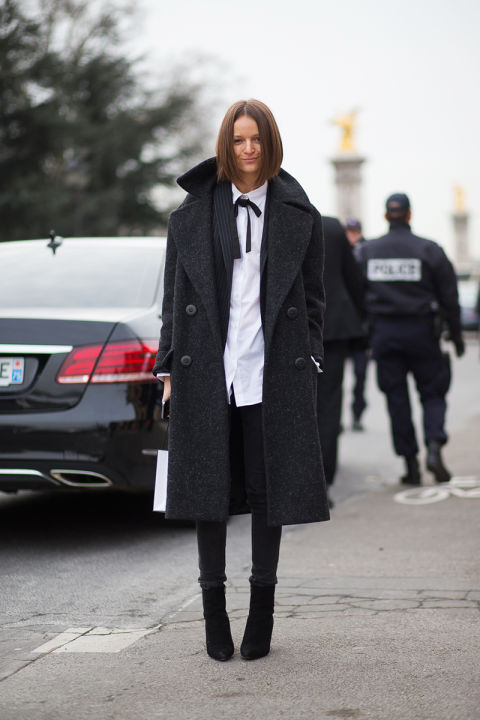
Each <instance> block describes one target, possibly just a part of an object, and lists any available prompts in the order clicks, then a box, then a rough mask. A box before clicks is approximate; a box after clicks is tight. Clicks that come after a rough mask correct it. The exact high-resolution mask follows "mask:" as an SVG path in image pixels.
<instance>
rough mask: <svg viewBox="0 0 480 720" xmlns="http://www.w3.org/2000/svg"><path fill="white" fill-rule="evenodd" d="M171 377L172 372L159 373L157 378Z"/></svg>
mask: <svg viewBox="0 0 480 720" xmlns="http://www.w3.org/2000/svg"><path fill="white" fill-rule="evenodd" d="M166 377H170V373H157V378H158V379H159V380H161V379H162V378H166Z"/></svg>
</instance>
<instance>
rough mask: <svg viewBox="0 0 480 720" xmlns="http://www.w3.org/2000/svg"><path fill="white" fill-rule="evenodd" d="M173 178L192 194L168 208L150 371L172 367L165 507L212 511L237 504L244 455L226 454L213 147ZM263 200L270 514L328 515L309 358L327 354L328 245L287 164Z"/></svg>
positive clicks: (200, 516)
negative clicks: (157, 338)
mask: <svg viewBox="0 0 480 720" xmlns="http://www.w3.org/2000/svg"><path fill="white" fill-rule="evenodd" d="M178 183H179V184H180V186H181V187H182V188H183V189H185V190H186V191H187V192H188V195H187V198H186V199H185V201H184V203H183V204H182V205H181V206H180V207H179V208H178V209H177V210H175V211H174V212H173V213H172V215H171V216H170V222H169V229H168V236H169V243H168V246H167V268H171V269H173V270H172V271H171V273H170V274H168V273H166V275H165V294H164V305H163V316H162V321H163V327H162V333H161V338H160V345H159V350H158V355H157V360H156V364H155V367H154V373H162V372H165V373H171V376H172V399H171V419H170V430H169V468H168V492H167V507H166V517H167V518H184V519H185V518H187V519H195V520H208V521H220V520H225V519H226V518H227V517H228V515H229V513H232V512H236V511H238V507H232V504H231V500H232V496H233V495H236V494H237V492H238V491H239V488H240V492H241V486H242V477H243V468H242V462H241V459H240V458H235V459H233V460H232V459H231V458H230V456H229V431H230V428H229V406H228V403H227V395H226V390H225V374H224V363H223V343H222V333H221V321H220V313H221V309H219V307H218V295H217V282H216V276H217V275H218V273H216V270H215V267H216V262H219V261H220V262H223V258H222V257H221V256H220V260H218V259H217V260H216V259H215V257H214V243H213V240H212V194H213V190H214V187H215V184H216V162H215V159H210V160H207V161H205V162H203V163H201V164H200V165H198V166H197V167H195V168H193V170H191V171H189V172H188V173H186V174H185V175H184V176H182V177H181V178H179V180H178ZM268 202H269V210H268V214H269V222H268V234H267V237H266V238H265V245H264V247H263V248H262V261H261V262H262V275H261V301H262V322H263V329H264V337H265V368H264V376H263V402H262V406H263V429H264V455H265V469H266V482H267V518H268V523H269V525H271V526H280V525H287V524H292V523H306V522H315V521H320V520H327V519H328V517H329V512H328V504H327V499H326V492H325V480H324V473H323V465H322V457H321V450H320V441H319V436H318V426H317V417H316V382H317V374H318V371H317V367H316V364H315V362H314V360H315V361H316V363H317V364H321V363H322V361H323V345H322V330H323V310H324V304H323V302H322V300H321V298H322V296H323V284H322V273H323V262H324V257H323V252H324V251H323V240H322V226H321V218H320V215H319V213H318V212H317V211H316V210H315V208H314V207H313V206H312V205H311V203H310V202H309V200H308V198H307V196H306V195H305V192H304V191H303V190H302V188H301V186H300V185H299V184H298V183H297V181H296V180H295V179H294V178H292V177H291V176H290V175H289V174H288V173H287V172H285V171H284V170H281V171H280V173H279V174H278V175H277V176H276V177H274V178H272V180H271V181H270V183H269V201H268ZM192 228H195V230H194V231H193V232H192ZM319 288H322V290H320V291H319ZM173 300H174V302H173ZM174 326H175V329H176V335H175V337H174V336H173V335H172V328H173V327H174ZM199 378H201V379H202V381H201V382H199ZM237 505H238V503H237Z"/></svg>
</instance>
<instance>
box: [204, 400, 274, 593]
mask: <svg viewBox="0 0 480 720" xmlns="http://www.w3.org/2000/svg"><path fill="white" fill-rule="evenodd" d="M231 412H232V413H238V414H239V419H240V422H241V428H242V436H243V457H244V465H245V491H246V494H247V499H248V503H249V505H250V508H251V511H252V574H251V576H250V582H251V583H252V584H253V585H260V586H266V585H275V584H276V582H277V565H278V556H279V552H280V540H281V537H282V528H281V526H279V527H268V526H267V492H266V480H265V463H264V454H263V431H262V406H261V404H258V405H245V406H243V407H236V406H235V403H234V402H232V408H231ZM226 540H227V523H226V522H208V521H198V522H197V541H198V557H199V567H200V577H199V578H198V581H199V583H200V586H201V587H202V588H203V589H204V590H208V589H210V588H213V587H219V586H221V585H223V583H224V582H225V580H226V579H227V576H226V574H225V546H226Z"/></svg>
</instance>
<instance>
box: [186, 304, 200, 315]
mask: <svg viewBox="0 0 480 720" xmlns="http://www.w3.org/2000/svg"><path fill="white" fill-rule="evenodd" d="M185 312H186V313H187V315H191V316H192V317H193V315H196V314H197V306H196V305H187V307H186V308H185Z"/></svg>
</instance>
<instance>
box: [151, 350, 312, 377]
mask: <svg viewBox="0 0 480 720" xmlns="http://www.w3.org/2000/svg"><path fill="white" fill-rule="evenodd" d="M310 357H311V358H312V360H313V362H314V363H315V365H316V367H317V373H323V370H322V368H321V367H320V363H319V362H317V361H316V360H315V358H314V357H313V355H310ZM157 377H158V375H157Z"/></svg>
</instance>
